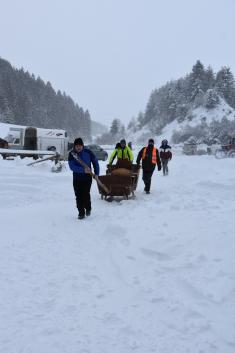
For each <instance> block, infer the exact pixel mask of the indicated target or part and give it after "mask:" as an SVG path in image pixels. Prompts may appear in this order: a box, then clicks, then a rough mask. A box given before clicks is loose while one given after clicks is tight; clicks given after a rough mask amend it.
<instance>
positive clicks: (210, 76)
mask: <svg viewBox="0 0 235 353" xmlns="http://www.w3.org/2000/svg"><path fill="white" fill-rule="evenodd" d="M234 109H235V83H234V76H233V74H232V72H231V70H230V68H228V67H222V68H221V70H220V71H218V72H217V74H215V73H214V72H213V70H212V68H211V67H208V68H205V67H204V65H203V64H202V63H201V62H200V61H199V60H198V61H197V62H196V64H195V65H194V66H193V68H192V71H191V73H189V74H187V75H186V76H185V77H183V78H180V79H178V80H176V81H171V82H168V83H167V84H166V85H164V86H162V87H160V88H158V89H155V90H154V91H152V93H151V95H150V98H149V101H148V103H147V106H146V109H145V112H144V113H142V112H140V113H139V115H138V117H136V118H133V119H132V120H131V121H130V123H129V125H128V128H127V131H128V134H129V136H131V137H132V140H135V141H136V142H141V143H146V139H147V138H148V137H149V136H153V137H154V136H155V137H158V138H157V139H158V141H159V140H160V139H161V138H167V139H169V140H171V142H173V143H180V142H184V141H186V140H188V139H189V138H191V137H193V138H194V139H195V140H196V141H198V142H205V143H212V142H213V140H217V141H221V142H222V141H225V140H227V139H228V138H229V136H230V135H232V134H235V110H234Z"/></svg>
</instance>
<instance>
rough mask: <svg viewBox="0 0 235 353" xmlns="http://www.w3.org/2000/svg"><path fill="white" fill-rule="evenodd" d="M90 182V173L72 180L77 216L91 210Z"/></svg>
mask: <svg viewBox="0 0 235 353" xmlns="http://www.w3.org/2000/svg"><path fill="white" fill-rule="evenodd" d="M91 183H92V177H91V176H90V175H87V176H86V177H85V178H81V179H80V178H79V179H74V180H73V188H74V193H75V196H76V203H77V208H78V212H79V216H84V215H85V211H91V196H90V190H91Z"/></svg>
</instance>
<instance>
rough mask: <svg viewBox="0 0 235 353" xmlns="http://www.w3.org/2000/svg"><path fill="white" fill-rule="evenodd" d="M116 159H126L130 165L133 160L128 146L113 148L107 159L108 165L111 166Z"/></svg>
mask: <svg viewBox="0 0 235 353" xmlns="http://www.w3.org/2000/svg"><path fill="white" fill-rule="evenodd" d="M116 157H117V159H127V160H128V161H130V162H131V163H132V162H133V159H134V156H133V152H132V150H131V149H130V147H128V146H126V147H125V148H115V150H114V151H113V152H112V154H111V156H110V158H109V164H112V163H113V161H114V159H115V158H116Z"/></svg>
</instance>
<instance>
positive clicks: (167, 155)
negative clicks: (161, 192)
mask: <svg viewBox="0 0 235 353" xmlns="http://www.w3.org/2000/svg"><path fill="white" fill-rule="evenodd" d="M160 158H161V161H162V170H163V175H168V172H169V169H168V162H169V161H170V160H171V158H172V152H171V146H169V145H168V141H167V140H163V141H162V144H161V146H160Z"/></svg>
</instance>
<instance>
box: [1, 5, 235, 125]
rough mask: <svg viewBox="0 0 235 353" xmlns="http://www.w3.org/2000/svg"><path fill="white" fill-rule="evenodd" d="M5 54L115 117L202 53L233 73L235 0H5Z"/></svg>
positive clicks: (107, 117)
mask: <svg viewBox="0 0 235 353" xmlns="http://www.w3.org/2000/svg"><path fill="white" fill-rule="evenodd" d="M0 9H1V10H0V56H1V57H2V58H3V59H6V60H8V61H10V63H11V64H13V65H14V66H15V67H17V68H20V67H23V68H24V69H25V70H28V71H29V72H30V73H34V74H35V75H36V76H38V75H39V76H40V77H41V78H42V79H43V80H45V81H50V82H51V84H52V85H53V87H54V88H55V89H56V90H57V89H60V90H61V91H65V92H66V93H67V94H69V95H70V96H71V97H72V98H73V99H74V100H75V101H76V102H77V103H78V104H79V105H80V106H82V107H83V108H84V109H89V111H90V113H91V116H92V119H93V120H97V121H100V122H105V123H106V124H107V125H110V122H111V121H112V120H113V119H114V118H119V119H121V120H122V121H126V122H127V121H129V120H130V118H131V117H132V116H136V115H137V114H138V112H139V111H140V110H142V111H143V110H144V109H145V106H146V103H147V101H148V98H149V95H150V93H151V91H152V90H153V89H154V88H157V87H160V86H161V85H162V84H164V83H165V82H166V81H168V80H171V79H176V78H179V77H181V76H184V75H185V74H186V73H188V72H189V71H190V70H191V68H192V66H193V65H194V64H195V62H196V60H197V59H200V60H201V61H202V63H203V64H204V65H205V66H208V65H209V64H210V65H211V66H212V67H213V68H214V70H215V71H217V70H219V69H220V67H221V66H230V67H231V69H232V71H233V73H234V74H235V20H234V19H235V1H234V0H197V1H193V0H66V1H65V0H37V1H36V0H7V1H5V0H4V1H3V0H0Z"/></svg>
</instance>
